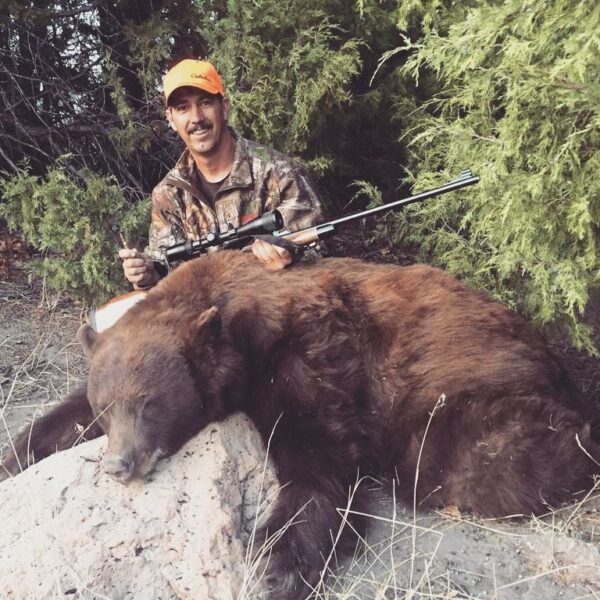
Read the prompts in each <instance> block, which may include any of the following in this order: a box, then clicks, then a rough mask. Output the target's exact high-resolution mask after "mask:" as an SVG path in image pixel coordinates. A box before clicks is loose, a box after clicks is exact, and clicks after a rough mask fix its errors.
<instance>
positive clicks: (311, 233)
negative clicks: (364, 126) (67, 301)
mask: <svg viewBox="0 0 600 600" xmlns="http://www.w3.org/2000/svg"><path fill="white" fill-rule="evenodd" d="M478 182H479V177H477V176H476V175H473V174H472V173H471V170H470V169H466V170H464V171H462V172H461V174H460V175H459V177H457V178H456V179H453V180H452V181H449V182H448V183H445V184H444V185H441V186H439V187H436V188H433V189H431V190H427V191H425V192H421V193H420V194H415V195H414V196H409V197H408V198H403V199H402V200H396V201H395V202H390V203H388V204H382V205H381V206H376V207H374V208H369V209H367V210H363V211H361V212H358V213H354V214H351V215H347V216H345V217H340V218H339V219H335V220H333V221H329V222H328V223H322V224H321V225H315V226H313V227H306V228H305V229H300V230H299V231H292V232H289V231H281V228H282V227H283V217H282V216H281V213H280V212H279V211H278V210H272V211H269V212H266V213H265V214H263V215H262V216H260V217H258V218H257V219H253V220H252V221H250V222H248V223H246V224H245V225H242V226H241V227H238V228H237V229H230V230H229V231H226V232H225V233H209V234H208V235H207V236H206V237H205V238H203V239H201V240H192V241H187V242H182V243H180V244H175V245H173V246H170V247H169V248H166V250H165V256H166V259H167V263H170V262H172V261H181V260H189V259H190V258H193V257H194V256H198V255H199V254H202V253H203V252H205V251H206V249H207V248H210V247H212V246H219V247H221V248H233V247H238V246H242V245H244V244H245V243H247V242H248V241H249V240H250V239H251V238H252V237H253V236H256V235H264V234H272V235H274V236H275V237H280V238H282V239H284V240H287V241H288V242H292V244H295V245H298V246H307V245H310V244H312V243H315V242H318V241H319V240H322V239H324V238H326V237H330V236H332V235H333V234H334V233H335V231H336V228H337V227H339V226H340V225H345V224H346V223H351V222H352V221H357V220H358V219H364V218H365V217H370V216H372V215H376V214H379V213H382V212H387V211H391V210H395V209H397V208H401V207H403V206H407V205H409V204H413V203H414V202H420V201H422V200H426V199H428V198H433V197H435V196H441V195H442V194H447V193H448V192H453V191H455V190H459V189H461V188H464V187H467V186H470V185H474V184H476V183H478ZM145 295H146V292H145V291H135V292H129V293H127V294H123V295H121V296H117V297H116V298H113V300H111V301H110V302H108V303H107V304H105V305H103V306H100V307H98V308H97V309H95V310H93V311H91V312H90V314H89V321H90V323H91V325H92V327H93V328H94V329H96V331H98V332H100V331H104V330H105V329H107V328H108V327H110V326H112V325H113V324H114V323H116V321H117V320H118V319H119V318H121V316H122V315H123V314H124V313H125V312H126V311H127V310H129V308H131V306H133V305H134V304H136V303H137V302H139V301H140V300H142V299H143V298H144V296H145Z"/></svg>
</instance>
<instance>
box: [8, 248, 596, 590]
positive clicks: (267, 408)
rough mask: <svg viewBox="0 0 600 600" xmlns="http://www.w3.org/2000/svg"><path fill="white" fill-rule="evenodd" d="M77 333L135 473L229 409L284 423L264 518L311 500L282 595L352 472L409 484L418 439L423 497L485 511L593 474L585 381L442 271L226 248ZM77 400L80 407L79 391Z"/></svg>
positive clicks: (92, 390)
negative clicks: (581, 390) (270, 261)
mask: <svg viewBox="0 0 600 600" xmlns="http://www.w3.org/2000/svg"><path fill="white" fill-rule="evenodd" d="M81 338H82V342H83V344H84V346H85V347H86V348H87V349H88V351H89V353H90V377H89V380H88V389H87V398H88V400H89V402H90V404H91V406H92V408H93V412H94V414H95V415H100V418H99V422H100V425H101V426H102V428H103V429H104V430H105V431H106V432H107V433H108V435H109V449H108V451H107V455H106V456H105V468H106V469H107V471H109V472H111V473H112V474H113V475H115V476H116V477H118V478H120V479H122V480H127V479H129V478H130V477H133V476H136V475H138V476H139V475H144V474H145V473H146V472H148V471H149V470H151V469H152V467H153V464H154V461H155V460H156V458H157V456H160V455H163V454H169V453H172V452H175V451H176V450H177V449H178V448H179V447H180V446H181V444H183V443H184V442H185V441H186V440H188V439H189V438H190V437H191V436H193V435H194V434H195V433H196V432H197V431H199V430H201V429H202V428H203V427H205V426H206V425H207V424H208V423H210V422H211V421H214V420H218V419H222V418H223V417H225V416H226V415H228V414H230V413H231V412H232V411H234V410H238V409H241V410H244V411H245V412H247V413H248V415H250V417H251V418H252V419H253V420H254V422H255V423H256V425H257V427H258V429H259V430H260V432H261V433H262V435H263V437H264V438H265V439H267V438H268V436H269V435H270V434H271V432H272V431H273V429H274V428H275V433H274V436H273V440H272V446H271V447H272V454H273V458H274V461H275V463H276V466H277V469H278V473H279V477H280V479H281V482H282V483H288V484H289V485H288V486H287V487H285V488H284V489H283V491H282V492H281V494H280V498H279V500H278V503H277V505H276V507H275V510H274V513H273V515H272V516H271V518H270V520H269V523H268V529H269V531H274V530H276V529H278V528H280V527H282V526H283V525H284V524H285V523H286V522H287V520H288V519H289V518H290V517H291V516H292V515H293V514H294V513H295V512H296V511H297V510H299V509H300V508H301V507H302V506H304V505H305V504H306V507H305V508H304V510H303V512H302V518H301V522H300V523H298V524H296V525H295V526H293V527H292V528H291V529H290V530H289V531H288V532H287V534H286V535H285V536H284V537H283V539H282V540H281V541H280V542H279V543H278V545H277V547H276V552H275V555H274V557H273V558H272V563H271V567H270V572H271V573H272V574H273V575H274V576H275V577H274V581H276V582H277V590H276V591H275V592H274V597H277V598H296V597H297V598H301V597H304V596H305V595H306V593H307V591H306V588H305V587H304V586H303V584H302V583H301V579H300V578H305V579H306V580H308V581H309V582H314V581H315V578H316V577H317V574H318V572H319V569H320V567H321V565H322V557H321V554H322V553H326V552H327V551H328V548H329V544H330V533H329V531H330V529H334V530H335V529H336V527H337V526H338V524H339V517H338V514H337V512H336V509H337V508H338V507H341V506H345V504H346V502H347V494H348V488H349V486H350V485H351V484H352V483H353V482H354V481H355V479H356V474H357V470H360V473H361V474H367V473H381V472H383V471H389V470H391V469H394V470H395V471H397V473H398V475H399V477H400V482H401V485H402V487H403V490H404V492H405V495H406V496H407V497H410V496H411V495H412V491H413V484H414V476H415V472H416V468H417V460H418V457H419V453H421V456H420V464H419V470H420V475H419V481H418V488H417V492H418V497H419V500H420V502H422V503H423V504H424V505H428V506H443V505H448V504H456V505H458V506H459V507H460V508H461V509H462V510H471V511H475V512H477V513H480V514H483V515H508V514H515V513H539V512H541V511H544V510H546V509H547V507H548V506H550V505H555V504H557V503H559V502H561V501H563V500H564V499H566V498H568V497H569V496H570V495H572V494H574V493H576V492H578V491H580V490H582V489H584V488H586V487H589V485H590V484H591V476H592V475H593V473H594V472H595V471H597V470H598V469H597V467H596V465H595V464H594V462H593V461H591V460H590V459H589V458H588V457H587V456H586V455H585V454H584V453H583V452H582V451H581V449H580V448H579V447H578V445H577V442H576V436H578V437H579V439H580V440H581V443H582V444H583V445H584V446H586V447H587V448H588V449H589V451H590V452H591V453H592V454H595V455H596V457H598V456H599V455H600V452H599V451H598V450H599V449H598V446H597V445H596V444H595V443H594V442H593V441H592V440H591V439H590V436H589V426H588V425H587V424H586V418H585V417H584V416H583V410H582V408H581V406H580V404H579V400H578V397H577V394H576V393H575V392H574V390H573V389H572V388H571V386H570V384H569V382H568V380H567V378H566V376H565V373H564V372H563V370H562V369H561V367H560V366H559V364H558V363H557V362H556V361H555V360H554V359H553V358H552V357H551V356H550V355H549V354H548V352H547V351H546V349H545V347H544V344H543V342H542V340H541V339H540V338H539V336H538V335H537V334H536V333H535V332H534V331H533V330H532V329H531V328H530V327H529V326H528V325H527V323H526V322H525V321H524V320H523V319H521V318H520V317H518V316H516V315H514V314H513V313H511V312H510V311H509V310H508V309H506V308H505V307H504V306H502V305H500V304H498V303H497V302H494V301H492V300H491V299H489V298H487V297H485V296H484V295H482V294H479V293H477V292H474V291H473V290H471V289H469V288H468V287H467V286H465V285H464V284H462V283H460V282H458V281H457V280H455V279H454V278H452V277H451V276H450V275H448V274H446V273H444V272H442V271H440V270H437V269H433V268H430V267H425V266H413V267H396V266H383V265H374V264H368V263H364V262H361V261H357V260H350V259H328V260H324V261H322V262H321V263H319V264H317V265H310V266H298V267H295V268H294V269H288V270H286V271H284V272H279V273H269V272H267V271H265V270H264V269H262V268H261V267H260V265H258V264H257V263H256V262H255V261H254V260H253V258H252V257H247V256H245V255H242V254H240V253H238V252H221V253H217V254H215V255H211V256H210V257H203V258H201V259H198V260H196V261H193V262H191V263H188V264H187V265H185V266H183V267H181V268H179V269H177V270H176V271H175V272H174V273H173V274H172V275H170V276H169V277H168V278H167V279H165V280H164V281H163V282H161V284H160V285H158V286H157V288H155V289H154V290H152V291H151V292H150V293H149V294H148V297H147V299H146V300H144V301H142V302H140V303H139V304H137V305H136V306H134V307H133V308H132V309H131V310H130V311H129V312H128V313H127V314H126V315H125V316H124V317H123V318H122V319H121V321H119V322H118V323H117V324H116V325H115V326H114V327H113V328H111V329H110V330H108V331H107V332H106V333H103V334H100V335H98V336H97V335H95V334H94V333H93V332H91V330H89V329H84V331H83V332H82V335H81ZM442 394H445V397H446V400H445V403H444V405H443V406H441V407H439V408H438V409H437V410H436V411H435V413H434V414H433V416H432V411H433V409H434V407H435V405H436V402H437V401H438V399H439V398H440V396H441V395H442ZM68 402H71V403H73V402H75V404H77V405H78V406H79V408H78V410H79V411H80V412H81V411H82V410H83V411H85V408H82V406H81V405H82V404H86V403H85V395H84V393H83V392H80V393H79V395H78V396H76V397H75V400H73V399H71V400H68ZM60 409H61V407H59V409H56V410H60ZM71 410H72V407H71ZM66 412H68V411H67V409H66V408H65V409H64V410H63V413H60V414H61V416H60V418H59V419H58V420H57V419H56V418H55V419H54V422H53V424H51V423H50V421H51V420H52V418H53V417H52V415H53V414H57V413H50V415H47V416H46V417H44V418H43V419H42V421H40V422H39V426H36V428H35V429H34V432H33V436H32V440H31V448H32V450H33V451H34V453H35V455H36V458H38V459H39V458H41V457H42V456H43V455H45V453H46V450H47V449H48V448H51V447H54V446H59V447H60V446H61V444H62V442H61V441H60V437H61V436H63V435H64V434H65V432H68V431H70V430H71V429H72V428H73V420H72V419H69V418H68V417H67V416H66ZM78 418H81V417H80V416H79V417H78ZM44 420H45V421H44ZM428 423H429V431H428V434H427V438H426V439H425V440H424V433H425V429H426V427H427V425H428ZM69 439H70V438H69ZM23 443H24V442H23V438H21V439H20V440H19V441H18V442H17V454H18V453H19V452H23ZM19 444H20V445H19ZM11 461H12V462H11ZM5 466H6V467H7V468H8V469H13V470H14V457H9V458H8V460H7V461H5ZM359 501H360V500H359Z"/></svg>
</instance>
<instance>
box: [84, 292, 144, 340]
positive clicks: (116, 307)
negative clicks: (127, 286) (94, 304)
mask: <svg viewBox="0 0 600 600" xmlns="http://www.w3.org/2000/svg"><path fill="white" fill-rule="evenodd" d="M145 297H146V292H143V291H137V292H129V293H128V294H122V295H121V296H117V297H116V298H113V299H112V300H110V301H109V302H107V303H106V304H103V305H102V306H99V307H98V308H96V309H94V310H91V311H90V313H89V315H88V319H89V321H90V325H91V326H92V327H93V328H94V329H95V330H96V331H97V332H98V333H100V332H102V331H104V330H106V329H108V328H109V327H112V326H113V325H114V324H115V323H116V322H117V321H118V320H119V319H120V318H121V317H122V316H123V315H124V314H125V313H126V312H127V311H128V310H129V309H130V308H131V307H132V306H133V305H134V304H137V303H138V302H139V301H140V300H143V299H144V298H145Z"/></svg>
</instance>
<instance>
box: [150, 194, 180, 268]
mask: <svg viewBox="0 0 600 600" xmlns="http://www.w3.org/2000/svg"><path fill="white" fill-rule="evenodd" d="M175 193H177V192H176V190H175V188H173V187H171V186H166V185H162V184H159V185H157V186H156V187H155V188H154V190H153V192H152V213H151V218H152V220H151V223H150V233H149V236H148V246H147V247H146V248H145V250H144V252H145V253H146V254H147V255H148V256H149V257H150V258H151V259H152V260H153V261H154V263H155V266H156V267H157V270H158V272H159V274H160V275H161V277H164V275H166V272H167V261H166V259H165V252H164V248H167V247H169V246H172V245H173V244H176V243H178V242H180V241H182V235H183V233H182V232H183V226H182V223H181V219H180V218H178V216H177V214H176V213H177V211H176V210H174V209H175V207H176V206H177V202H176V199H175V198H172V197H171V196H172V195H173V194H175Z"/></svg>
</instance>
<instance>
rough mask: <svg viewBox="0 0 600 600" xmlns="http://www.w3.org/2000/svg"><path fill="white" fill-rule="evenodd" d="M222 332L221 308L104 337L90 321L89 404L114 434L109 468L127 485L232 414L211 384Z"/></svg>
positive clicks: (129, 325) (85, 339) (134, 325)
mask: <svg viewBox="0 0 600 600" xmlns="http://www.w3.org/2000/svg"><path fill="white" fill-rule="evenodd" d="M219 329H220V318H219V315H218V311H217V309H216V308H214V307H213V308H211V309H208V310H206V311H204V312H203V313H202V314H201V315H200V316H199V317H198V318H196V319H189V320H185V322H184V319H183V318H182V317H181V316H178V318H173V316H172V315H169V314H163V315H160V316H159V317H158V318H154V319H149V320H148V321H146V322H144V319H133V320H132V319H129V320H127V322H126V323H124V324H117V325H116V326H113V327H112V328H111V329H109V330H107V331H106V332H103V333H100V334H98V333H96V332H95V331H94V330H93V329H92V328H91V327H90V326H89V325H82V327H81V328H80V330H79V333H78V337H79V340H80V342H81V344H82V346H83V348H84V350H85V352H86V354H87V355H88V358H89V376H88V387H87V393H88V401H89V403H90V405H91V407H92V410H93V412H94V415H95V417H96V419H97V420H98V423H99V424H100V426H101V427H102V429H103V430H104V432H105V433H106V434H107V435H108V445H107V448H106V452H105V454H104V458H103V461H102V466H103V469H104V471H105V472H107V473H108V474H110V475H112V476H113V477H115V478H116V479H118V480H119V481H122V482H126V481H129V480H130V479H132V478H135V477H144V476H145V475H147V474H148V473H150V472H151V471H152V470H153V469H154V466H155V465H156V462H157V461H158V460H159V459H160V458H161V457H163V456H166V455H169V454H172V453H173V452H176V451H177V450H178V449H179V448H180V447H181V445H182V444H184V443H185V442H186V441H187V440H188V439H190V438H191V437H192V436H193V435H195V434H196V433H197V432H198V431H200V430H201V429H203V428H204V427H205V426H206V425H207V424H208V423H209V422H211V421H213V420H215V419H216V418H219V417H221V416H224V415H221V414H219V413H220V412H221V408H220V403H219V401H218V399H215V398H214V393H212V392H211V383H210V380H211V369H214V367H215V364H214V362H215V355H216V352H215V345H216V342H217V339H218V333H219ZM199 356H201V357H202V359H203V360H200V363H202V364H201V365H199V364H198V363H199V361H198V357H199ZM203 381H205V382H206V385H203Z"/></svg>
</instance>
